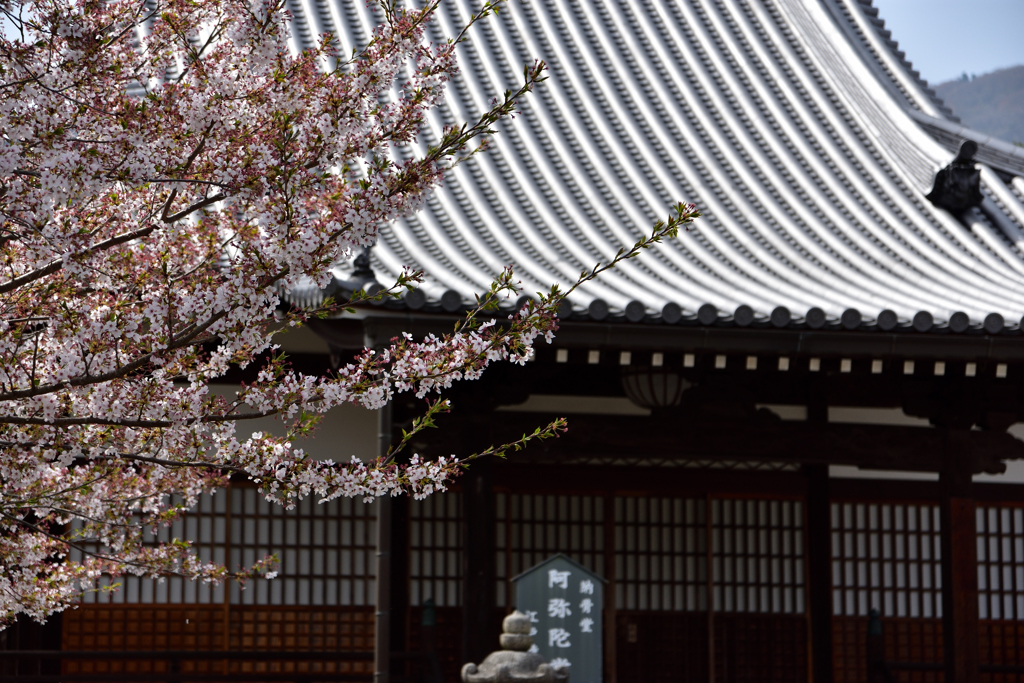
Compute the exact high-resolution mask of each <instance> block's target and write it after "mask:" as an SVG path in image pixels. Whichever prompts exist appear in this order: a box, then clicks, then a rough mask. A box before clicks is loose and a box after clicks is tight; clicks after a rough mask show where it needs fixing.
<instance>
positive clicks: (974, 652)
mask: <svg viewBox="0 0 1024 683" xmlns="http://www.w3.org/2000/svg"><path fill="white" fill-rule="evenodd" d="M969 437H970V432H967V431H959V430H950V432H949V442H948V444H949V448H948V451H947V462H946V468H945V470H944V471H943V472H942V473H941V475H940V476H939V482H940V484H941V489H942V501H941V504H940V515H941V522H940V523H941V525H942V528H941V537H942V636H943V637H942V643H943V649H944V651H945V665H946V676H945V681H946V683H977V682H978V680H979V676H978V660H979V651H978V557H977V547H976V543H977V527H976V526H975V524H976V522H975V504H974V500H973V498H971V471H970V468H969V467H968V466H967V465H968V463H966V462H965V459H966V458H965V456H966V453H967V448H966V445H967V444H966V441H967V439H968V438H969Z"/></svg>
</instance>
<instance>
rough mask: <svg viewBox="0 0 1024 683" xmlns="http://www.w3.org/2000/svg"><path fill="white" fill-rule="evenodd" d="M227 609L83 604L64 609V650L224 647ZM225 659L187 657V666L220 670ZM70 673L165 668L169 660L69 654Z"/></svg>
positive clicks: (195, 670)
mask: <svg viewBox="0 0 1024 683" xmlns="http://www.w3.org/2000/svg"><path fill="white" fill-rule="evenodd" d="M224 618H225V610H224V608H223V607H221V606H219V605H117V604H113V605H111V604H101V605H95V604H93V605H81V606H80V607H79V608H78V609H74V610H68V611H67V612H65V613H64V614H63V618H62V629H63V633H62V636H61V646H62V649H64V650H91V651H97V650H100V651H102V650H198V651H209V650H222V649H224V633H225V629H224ZM222 666H223V665H222V663H220V662H217V663H214V662H209V661H198V662H184V663H183V664H182V671H183V672H192V673H206V672H214V673H215V672H220V671H221V670H222ZM63 671H64V673H66V674H97V675H102V674H116V673H140V674H145V673H163V672H166V671H168V669H167V662H164V661H147V660H132V659H126V660H117V661H115V660H65V661H64V663H63Z"/></svg>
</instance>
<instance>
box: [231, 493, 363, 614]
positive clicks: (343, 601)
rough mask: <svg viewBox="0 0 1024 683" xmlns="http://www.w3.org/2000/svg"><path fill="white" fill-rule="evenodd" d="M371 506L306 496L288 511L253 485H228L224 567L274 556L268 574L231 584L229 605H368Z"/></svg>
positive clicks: (354, 501) (242, 564)
mask: <svg viewBox="0 0 1024 683" xmlns="http://www.w3.org/2000/svg"><path fill="white" fill-rule="evenodd" d="M375 530H376V505H369V504H366V503H364V502H362V500H359V499H352V498H339V499H335V500H332V501H330V502H328V503H325V504H323V505H320V504H317V502H316V501H315V500H313V499H311V498H306V499H304V500H302V501H300V502H299V504H298V505H297V506H296V507H295V509H293V510H285V509H284V508H282V507H281V506H279V505H274V504H272V503H269V502H267V500H266V499H265V498H263V497H262V496H261V495H260V494H259V492H258V491H257V490H256V489H253V488H241V487H239V488H235V489H233V490H232V491H231V538H230V544H231V566H232V567H235V566H250V565H252V564H253V563H254V562H256V561H257V560H259V559H261V558H263V557H265V556H267V555H277V557H278V560H279V561H280V567H279V572H278V577H277V578H276V579H274V580H273V581H253V582H250V584H248V586H247V587H246V588H245V590H241V589H240V587H239V586H238V585H237V584H234V585H232V589H231V602H232V604H236V605H330V606H359V605H372V604H373V601H374V575H375V573H376V565H375V553H376V531H375Z"/></svg>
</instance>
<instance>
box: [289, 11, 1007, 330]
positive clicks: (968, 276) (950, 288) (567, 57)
mask: <svg viewBox="0 0 1024 683" xmlns="http://www.w3.org/2000/svg"><path fill="white" fill-rule="evenodd" d="M478 4H479V3H478V2H477V1H476V0H448V1H447V2H445V3H442V5H441V8H440V10H439V11H438V21H437V22H435V23H434V24H433V25H432V29H431V30H433V31H435V32H436V34H437V35H436V36H434V37H435V38H437V39H440V38H442V37H443V36H444V35H450V34H452V33H453V32H454V31H455V30H456V28H457V27H458V26H460V25H461V24H462V23H463V22H464V21H465V19H466V18H467V17H468V15H469V13H470V12H471V11H474V10H475V8H476V6H477V5H478ZM288 5H289V8H290V9H291V11H292V12H293V14H294V15H295V17H296V27H297V30H296V33H295V39H296V41H297V43H298V44H305V43H308V41H309V40H311V39H312V34H313V33H315V32H317V31H328V30H329V31H336V32H338V33H339V34H340V35H341V42H342V44H343V45H353V44H357V43H359V42H360V41H361V40H362V39H363V38H364V37H365V36H366V35H368V33H369V30H370V27H371V26H372V25H373V24H374V23H375V18H374V16H373V9H372V8H367V7H366V5H365V2H364V0H316V2H314V1H313V0H289V3H288ZM534 58H541V59H544V60H545V61H546V62H547V63H548V65H549V76H550V78H549V80H548V81H546V82H545V83H544V84H542V85H541V86H539V87H538V88H537V89H536V91H535V92H534V93H533V94H532V95H531V96H529V97H527V98H526V99H525V100H524V101H523V103H522V109H521V115H520V116H518V117H517V119H516V121H514V122H511V123H508V122H506V123H503V124H502V125H501V133H500V134H499V135H497V136H496V138H495V140H494V145H493V147H492V148H491V150H490V151H489V152H487V153H486V154H484V155H479V156H476V157H473V159H471V160H470V161H468V162H466V163H464V164H463V165H462V166H460V167H458V168H457V169H456V170H455V171H454V172H453V173H452V174H451V175H450V176H449V177H448V178H447V179H446V182H445V185H444V187H442V188H440V189H439V190H438V191H437V192H436V194H435V195H434V196H433V197H432V198H431V200H430V201H429V202H428V203H427V206H426V207H425V208H424V209H423V210H422V211H421V212H419V213H418V214H417V215H415V216H413V217H411V218H409V219H406V220H403V221H399V223H398V224H397V225H395V226H394V227H392V228H390V229H387V230H385V231H384V234H383V236H382V239H381V240H380V242H379V243H378V245H377V247H376V249H374V267H375V269H376V271H377V273H378V279H381V280H386V279H388V278H389V277H391V276H393V275H394V274H396V273H397V272H398V271H399V269H400V268H401V267H402V266H403V265H409V266H412V267H416V268H422V269H423V270H424V271H425V272H426V273H427V278H428V280H427V283H426V284H425V286H424V293H425V294H426V295H427V296H426V302H425V303H424V302H423V301H420V299H419V298H417V300H416V306H417V308H418V307H420V306H423V307H424V309H425V310H440V309H441V305H440V301H441V297H442V295H445V293H446V292H455V293H457V294H458V295H459V296H461V297H462V298H463V300H464V301H465V302H466V303H467V304H468V303H469V302H471V301H472V300H473V295H474V294H476V293H479V292H481V291H483V290H484V289H486V287H487V286H488V285H489V283H490V280H491V277H492V275H494V274H495V273H496V272H497V271H498V270H499V269H500V268H501V267H502V266H504V265H505V264H506V263H509V262H511V263H514V264H515V265H516V268H517V273H518V274H519V276H520V278H521V279H522V280H523V282H524V284H525V285H526V287H527V289H528V290H530V289H532V290H537V289H547V287H548V286H549V285H550V283H552V282H568V281H572V280H574V279H575V276H576V274H577V273H578V272H579V271H580V270H581V269H582V268H584V267H586V266H588V265H591V264H593V263H594V262H596V261H600V260H602V259H605V258H607V257H608V255H609V254H611V253H613V252H614V251H616V250H617V249H618V248H619V247H621V246H623V245H627V244H631V243H633V242H634V241H635V240H636V239H637V238H638V237H639V236H640V234H641V233H643V232H645V231H646V230H648V226H649V225H650V224H651V223H652V222H653V221H654V220H656V219H657V218H658V217H660V216H664V215H666V214H667V213H668V212H669V207H670V206H671V204H673V203H674V202H676V201H686V202H693V203H695V204H696V205H697V206H698V207H699V208H700V209H701V210H702V211H703V212H704V215H705V217H704V218H703V219H702V220H700V221H699V222H698V223H697V224H695V226H694V228H693V230H691V231H690V232H688V233H685V234H683V235H681V236H680V237H679V238H678V239H677V240H675V241H673V242H672V243H671V244H666V245H664V246H662V247H660V248H658V249H657V250H655V251H653V252H652V253H648V254H646V255H645V257H644V258H641V259H637V260H634V261H629V262H627V263H624V264H622V265H621V267H619V268H617V269H616V270H614V271H612V272H610V273H608V274H607V275H606V276H604V277H602V279H601V280H600V281H599V282H594V283H589V284H587V285H586V286H584V287H582V288H581V289H580V290H578V292H577V294H576V295H574V298H573V301H572V304H573V316H580V317H581V318H586V317H589V316H590V315H591V313H590V311H597V312H599V313H598V314H599V315H600V316H601V317H602V318H603V319H606V320H623V319H626V318H628V319H629V320H638V319H640V318H639V317H638V316H637V315H636V312H637V307H636V306H635V305H633V306H630V303H631V302H634V301H639V302H642V306H643V307H644V308H645V309H646V314H647V315H646V316H645V318H646V319H648V320H650V319H652V318H660V317H662V316H661V313H662V311H663V310H664V311H667V313H666V314H665V316H664V319H665V320H666V321H667V322H677V321H678V322H682V323H685V322H687V321H695V320H697V317H698V316H697V311H698V309H701V308H702V306H704V307H705V315H702V316H701V320H705V318H707V315H706V313H707V311H708V310H711V309H710V308H708V305H710V306H711V307H713V309H714V310H717V311H718V319H720V320H726V319H730V317H731V316H732V314H733V312H734V311H738V310H740V309H742V310H743V317H744V320H746V319H747V317H748V315H747V314H748V309H747V308H746V307H749V311H752V312H753V322H754V324H764V325H767V324H771V323H770V322H769V321H778V322H781V324H782V325H787V324H788V325H800V324H805V318H806V316H807V314H808V313H809V312H811V311H812V310H813V309H820V311H823V312H824V314H825V321H826V323H825V324H826V325H828V324H831V325H832V326H835V327H839V326H840V325H842V324H843V321H845V322H846V323H847V326H849V325H854V326H856V325H857V324H859V325H860V326H862V327H866V328H876V327H884V328H886V329H892V328H893V325H891V324H889V323H890V322H891V320H890V319H891V318H892V315H893V313H894V314H895V316H896V318H895V320H896V321H897V326H899V327H902V328H905V329H913V327H912V326H913V324H914V321H915V320H916V321H917V326H918V327H919V328H921V327H925V325H924V323H925V322H926V321H929V320H930V321H932V324H931V325H928V326H927V328H928V329H931V330H936V329H939V330H941V329H950V325H949V321H950V320H952V319H953V317H954V314H957V313H960V314H961V315H959V316H957V318H956V324H954V325H953V326H952V328H954V329H956V330H963V329H970V328H973V329H978V330H980V329H982V326H983V324H984V321H985V320H986V319H988V318H989V317H990V316H991V315H992V314H998V315H1000V316H1002V318H1003V319H1005V320H1008V321H1014V322H1013V324H1012V326H1013V329H1014V330H1015V329H1016V321H1019V320H1021V318H1022V316H1024V181H1022V180H1021V178H1017V177H1013V176H1014V175H1017V174H1020V173H1024V154H1022V153H1018V152H1017V151H1016V150H1015V149H1014V148H1012V147H1011V146H1009V145H1006V144H1005V143H1002V142H1000V141H993V140H980V139H979V142H981V143H982V151H981V153H980V154H979V158H980V160H981V161H982V162H983V164H985V167H984V172H983V190H984V192H985V194H986V201H985V203H984V204H983V205H982V207H981V209H980V210H978V211H974V212H971V213H970V214H969V215H966V216H964V217H963V218H962V220H961V219H958V218H957V217H954V216H952V215H950V214H949V213H947V212H945V211H943V210H940V209H937V208H935V207H933V206H932V205H931V204H930V203H929V202H928V201H927V200H926V199H925V197H924V194H925V193H926V192H928V190H929V189H930V187H931V182H932V178H933V177H934V174H935V172H936V171H937V170H938V169H939V168H940V167H942V166H943V165H945V164H946V163H948V162H949V160H950V158H951V156H950V151H949V149H950V148H951V147H954V146H955V144H958V140H962V139H964V138H967V137H971V135H972V133H973V131H968V130H967V129H964V128H962V127H961V126H959V125H958V123H957V122H956V120H955V119H954V118H952V117H951V115H950V112H949V110H948V109H947V108H945V107H944V106H943V105H942V102H941V100H938V98H936V97H935V96H934V93H933V92H932V91H930V90H929V89H928V88H927V84H926V83H925V82H924V81H922V80H921V79H920V77H919V75H918V74H917V73H916V72H914V71H913V70H912V69H911V67H910V64H909V62H907V61H906V59H905V57H904V55H903V54H902V53H901V52H899V51H898V50H897V49H896V44H895V43H894V42H893V41H892V40H891V38H890V36H889V35H888V32H887V31H886V30H885V29H884V23H882V22H881V20H880V19H879V17H878V16H877V10H876V9H875V8H873V7H872V6H871V5H870V0H630V1H629V2H627V1H625V0H517V1H515V2H512V3H510V5H509V6H508V7H507V9H506V10H503V11H502V13H501V14H500V15H498V16H497V17H492V18H490V19H488V20H487V21H485V22H482V23H480V24H478V25H477V26H476V27H474V30H473V32H472V34H471V39H470V40H469V41H468V42H467V43H464V44H463V45H462V46H461V47H460V60H461V65H462V69H461V72H460V74H459V75H458V77H457V79H456V81H455V82H454V83H453V84H452V86H451V87H450V89H449V92H448V95H447V98H446V100H445V102H444V104H443V105H442V106H441V107H439V108H438V110H437V111H436V112H435V113H434V114H433V115H432V117H431V119H430V121H429V125H427V126H426V129H425V133H424V137H423V140H422V143H423V144H429V143H430V142H432V141H433V140H434V138H436V136H437V135H438V134H439V131H440V130H441V128H442V126H443V125H445V124H446V123H452V122H454V121H458V120H466V119H471V118H474V117H476V116H477V115H479V114H480V113H481V112H482V111H484V109H485V108H486V107H487V106H488V102H489V101H490V99H491V98H492V97H494V96H495V95H497V94H499V93H501V92H502V91H504V90H505V89H506V88H514V87H515V86H516V85H517V79H518V78H519V77H520V74H521V73H522V65H523V64H525V63H528V62H531V61H532V60H533V59H534ZM943 136H945V137H943ZM974 137H975V138H980V137H981V136H979V135H977V134H975V135H974ZM1016 164H1019V165H1016ZM988 165H991V166H992V167H993V168H995V169H996V171H995V172H993V171H992V170H990V169H989V167H988ZM342 271H344V268H342ZM307 295H308V293H305V294H303V296H307ZM453 296H455V295H454V294H447V297H446V301H447V302H448V304H449V305H448V306H446V307H445V310H447V309H449V308H450V303H451V301H452V297H453ZM595 302H600V303H597V304H596V305H594V304H595ZM627 308H629V309H630V314H629V315H628V316H627V315H626V311H627ZM775 310H784V311H788V312H790V313H791V315H788V316H783V315H781V313H779V314H777V315H776V316H775V317H774V318H772V317H771V316H772V312H773V311H775ZM851 310H854V311H855V312H857V311H859V312H860V313H859V314H858V316H859V317H858V319H857V321H854V320H853V316H852V315H851V314H850V313H849V311H851ZM844 312H845V313H846V315H845V316H844ZM883 312H888V313H886V316H882V317H883V318H885V325H882V324H881V322H880V319H879V316H880V315H881V314H882V313H883ZM922 312H923V313H922ZM816 314H817V312H815V314H812V315H811V317H813V318H815V319H817V318H816ZM962 314H966V319H967V320H968V325H967V326H966V328H965V326H964V325H963V320H964V318H963V315H962ZM605 316H607V317H605ZM829 321H831V323H829Z"/></svg>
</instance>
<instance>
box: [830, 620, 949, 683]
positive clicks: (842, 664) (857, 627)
mask: <svg viewBox="0 0 1024 683" xmlns="http://www.w3.org/2000/svg"><path fill="white" fill-rule="evenodd" d="M882 632H883V634H884V636H883V638H884V640H885V661H887V662H890V663H911V664H931V665H935V664H942V662H943V649H942V621H941V620H940V619H920V618H899V617H889V618H883V619H882ZM867 635H868V619H867V617H857V616H852V617H841V616H837V617H834V618H833V621H832V656H833V663H834V669H833V671H834V676H835V677H834V681H835V683H865V682H866V681H867ZM893 676H894V679H895V681H896V682H897V683H941V681H942V680H943V673H942V672H941V671H907V670H896V671H894V672H893Z"/></svg>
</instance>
